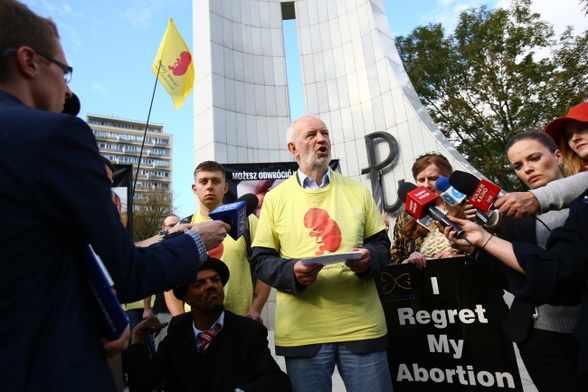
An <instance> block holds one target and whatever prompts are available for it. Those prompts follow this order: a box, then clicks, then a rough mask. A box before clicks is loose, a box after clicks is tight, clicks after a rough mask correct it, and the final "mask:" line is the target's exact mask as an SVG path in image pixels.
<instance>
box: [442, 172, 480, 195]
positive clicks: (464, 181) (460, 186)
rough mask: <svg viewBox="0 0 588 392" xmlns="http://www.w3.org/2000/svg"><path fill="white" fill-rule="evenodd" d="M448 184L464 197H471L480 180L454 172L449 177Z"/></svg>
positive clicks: (471, 175) (468, 174)
mask: <svg viewBox="0 0 588 392" xmlns="http://www.w3.org/2000/svg"><path fill="white" fill-rule="evenodd" d="M449 183H450V184H451V186H452V187H454V188H455V189H457V190H458V191H459V192H461V193H463V194H464V195H468V196H471V194H472V193H474V190H475V189H476V187H477V186H478V184H479V183H480V179H479V178H478V177H476V176H474V175H473V174H471V173H467V172H464V171H460V170H456V171H454V172H453V173H451V176H449Z"/></svg>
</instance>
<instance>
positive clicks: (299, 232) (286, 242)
mask: <svg viewBox="0 0 588 392" xmlns="http://www.w3.org/2000/svg"><path fill="white" fill-rule="evenodd" d="M384 229H385V225H384V222H383V221H382V217H381V215H380V213H379V211H378V210H377V207H376V205H375V202H374V199H373V197H372V195H371V194H370V192H369V190H368V189H367V188H366V187H365V186H364V185H362V184H361V183H359V182H357V181H355V180H352V179H349V178H347V177H344V176H342V175H340V174H339V173H336V172H332V175H331V182H330V184H329V185H327V186H326V187H325V188H321V189H312V190H310V189H303V188H302V187H301V186H300V185H299V184H298V180H297V179H296V176H292V177H290V178H289V179H288V180H286V181H284V182H283V183H282V184H280V185H278V186H277V187H276V188H274V189H273V190H271V191H270V192H268V193H267V194H266V196H265V199H264V201H263V207H262V210H261V214H260V218H259V225H258V227H257V232H256V235H255V239H254V241H253V246H262V247H266V248H272V249H276V250H277V251H278V252H279V254H280V257H283V258H288V259H301V258H307V257H315V256H319V255H322V254H324V255H326V254H331V253H340V252H347V251H349V250H350V249H351V248H353V247H361V246H362V245H363V239H364V238H367V237H370V236H372V235H374V234H376V233H378V232H380V231H382V230H384ZM276 301H277V304H276V317H275V342H276V345H277V346H282V347H295V346H301V345H307V344H317V343H327V342H331V343H335V342H346V341H354V340H367V339H375V338H379V337H382V336H384V335H385V334H386V332H387V330H386V322H385V318H384V311H383V309H382V305H381V303H380V299H379V298H378V293H377V291H376V286H375V284H374V281H373V279H359V278H358V277H357V275H356V274H355V273H354V272H352V271H351V270H350V269H349V268H348V267H347V266H346V265H345V263H337V264H331V265H327V266H325V267H324V268H323V269H322V270H321V271H320V273H319V275H318V278H317V280H316V282H315V283H313V284H311V285H310V286H308V287H307V288H306V290H304V291H303V292H302V293H300V294H297V295H292V294H286V293H283V292H280V291H278V293H277V297H276Z"/></svg>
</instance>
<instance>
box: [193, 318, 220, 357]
mask: <svg viewBox="0 0 588 392" xmlns="http://www.w3.org/2000/svg"><path fill="white" fill-rule="evenodd" d="M219 327H220V325H219V324H215V325H214V326H213V327H212V328H211V329H209V330H208V331H202V332H200V333H199V334H198V337H199V338H200V341H201V342H202V343H200V348H199V349H198V352H199V353H201V354H204V353H205V352H206V349H207V348H208V345H209V344H210V342H211V341H212V339H214V337H215V336H216V333H217V332H218V330H219Z"/></svg>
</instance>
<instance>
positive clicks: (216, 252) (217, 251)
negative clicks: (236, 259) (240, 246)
mask: <svg viewBox="0 0 588 392" xmlns="http://www.w3.org/2000/svg"><path fill="white" fill-rule="evenodd" d="M224 252H225V247H224V245H223V243H222V242H221V244H220V245H219V246H217V247H216V248H214V249H211V250H209V251H208V255H209V256H210V257H212V258H213V259H219V260H220V258H221V257H222V256H223V253H224Z"/></svg>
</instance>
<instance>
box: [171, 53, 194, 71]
mask: <svg viewBox="0 0 588 392" xmlns="http://www.w3.org/2000/svg"><path fill="white" fill-rule="evenodd" d="M191 62H192V56H191V55H190V52H182V53H180V57H178V58H176V62H175V63H174V65H168V66H167V68H168V69H169V70H170V71H172V73H173V74H174V75H175V76H182V75H183V74H185V73H186V71H188V67H189V66H190V63H191Z"/></svg>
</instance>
